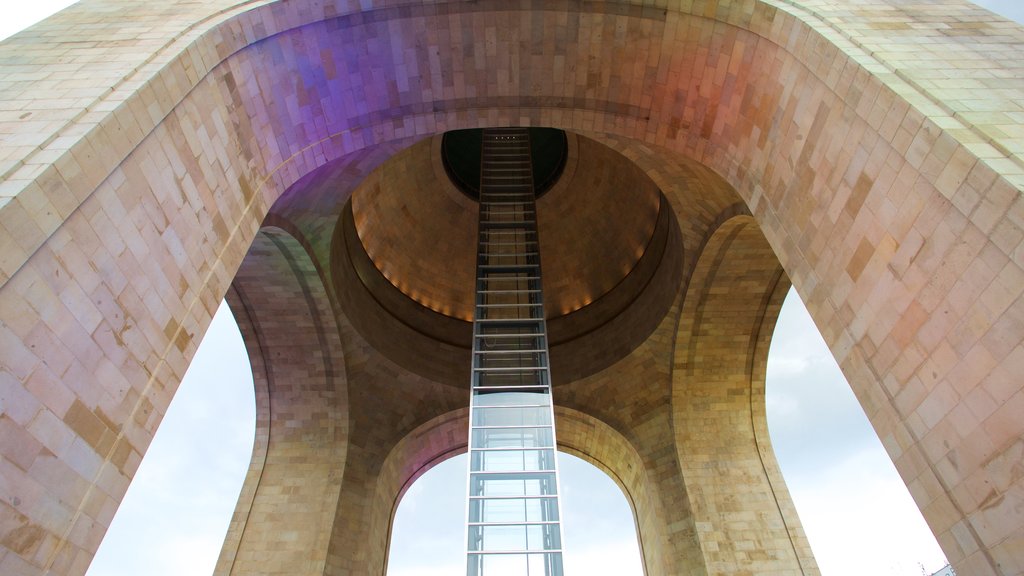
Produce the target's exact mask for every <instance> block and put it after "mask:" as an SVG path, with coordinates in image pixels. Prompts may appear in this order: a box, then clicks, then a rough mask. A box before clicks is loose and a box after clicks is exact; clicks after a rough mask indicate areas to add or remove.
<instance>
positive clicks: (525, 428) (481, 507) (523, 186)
mask: <svg viewBox="0 0 1024 576" xmlns="http://www.w3.org/2000/svg"><path fill="white" fill-rule="evenodd" d="M482 147H483V149H482V152H481V162H482V166H481V183H480V219H479V246H478V248H479V249H478V251H477V254H478V256H477V274H476V307H475V312H474V316H473V376H472V383H471V386H472V394H471V398H470V423H469V454H470V458H469V505H468V510H469V512H468V522H467V524H468V529H467V532H468V538H467V574H468V575H469V576H562V528H561V523H560V521H559V519H560V517H561V515H560V506H559V501H558V471H557V466H556V465H555V428H554V412H553V408H552V404H551V378H550V374H549V372H548V368H549V363H548V343H547V325H546V323H545V321H544V303H543V299H542V294H541V276H540V250H539V244H538V238H537V219H536V204H535V196H534V189H533V177H532V172H531V162H530V140H529V132H528V131H527V129H525V128H496V129H487V130H484V135H483V145H482Z"/></svg>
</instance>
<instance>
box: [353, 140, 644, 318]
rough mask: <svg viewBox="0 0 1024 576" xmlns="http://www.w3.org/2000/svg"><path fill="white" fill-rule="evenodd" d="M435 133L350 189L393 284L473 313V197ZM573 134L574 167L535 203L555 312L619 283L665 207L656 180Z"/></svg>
mask: <svg viewBox="0 0 1024 576" xmlns="http://www.w3.org/2000/svg"><path fill="white" fill-rule="evenodd" d="M439 139H440V138H438V137H435V138H434V139H433V140H439ZM433 140H432V141H423V142H420V143H417V144H415V145H413V146H411V147H410V148H408V149H406V150H404V151H402V152H401V153H399V154H398V155H396V156H395V158H394V160H392V161H389V162H388V163H386V164H384V165H382V166H381V167H380V168H378V169H377V170H375V171H374V172H373V173H371V174H370V175H369V176H368V177H367V179H366V180H365V181H364V182H363V183H361V184H360V185H359V187H358V188H357V189H356V190H355V191H354V192H353V195H352V212H353V215H354V216H355V223H356V229H357V230H358V232H359V238H360V240H361V241H362V243H363V245H364V246H365V247H366V251H367V253H368V254H369V255H370V258H371V259H373V261H374V263H375V264H376V265H377V267H378V268H379V269H380V270H381V271H382V272H383V273H384V276H385V277H387V278H388V280H389V281H390V282H391V283H392V284H394V285H395V286H397V287H398V288H399V290H401V291H402V292H403V293H405V294H406V295H407V296H409V297H410V298H412V299H413V300H416V301H417V302H419V303H421V304H423V305H424V306H426V307H428V308H430V309H432V310H434V311H437V312H440V313H442V314H446V315H449V316H454V317H456V318H461V319H463V320H466V321H470V320H472V316H473V285H474V281H473V274H474V270H475V268H474V262H476V248H475V247H476V220H477V204H476V203H475V202H473V201H471V200H470V199H469V198H468V197H466V196H465V195H464V194H462V193H461V192H459V191H458V189H456V188H455V186H454V185H453V184H452V183H451V182H450V181H449V179H448V177H447V175H446V174H445V173H444V167H443V165H442V164H441V158H440V150H439V142H433ZM569 140H570V150H569V156H570V158H569V160H568V162H569V163H571V164H572V166H571V169H569V170H568V171H567V173H565V174H563V177H562V179H561V180H560V185H558V186H555V187H554V188H552V189H551V190H550V191H549V192H547V193H546V194H545V195H544V196H542V197H541V198H540V199H539V200H538V203H537V227H538V235H539V236H540V237H541V238H542V239H543V241H542V243H541V261H542V262H543V266H544V278H545V280H544V302H545V306H546V308H545V309H546V311H547V314H548V316H549V317H552V316H561V315H566V314H570V313H572V312H575V311H577V310H579V309H581V308H583V307H584V306H586V305H587V304H590V303H591V302H593V301H595V300H597V299H598V298H600V297H601V296H604V295H605V294H607V293H608V292H610V291H611V290H612V289H613V288H615V287H616V285H617V284H618V283H619V282H620V281H622V279H623V278H624V277H625V276H626V275H627V274H629V273H630V272H631V271H632V269H633V267H634V266H635V265H636V263H637V262H638V260H639V259H640V257H641V256H643V253H644V250H645V249H646V248H647V246H648V244H649V243H650V240H651V235H652V233H653V232H654V225H655V222H656V220H657V217H658V210H659V208H660V201H659V199H660V195H659V193H658V190H657V188H656V187H655V186H654V183H653V182H651V181H650V179H648V178H647V177H646V176H645V175H644V174H643V172H642V171H640V170H639V169H638V168H637V167H636V166H635V165H633V164H632V163H631V162H629V161H628V160H627V159H625V158H623V157H622V155H620V154H617V153H616V152H615V151H613V150H610V149H608V148H607V147H606V146H603V145H601V144H599V143H597V142H595V141H593V140H591V139H589V138H582V137H578V136H572V137H570V139H569ZM579 230H587V234H578V233H577V231H579Z"/></svg>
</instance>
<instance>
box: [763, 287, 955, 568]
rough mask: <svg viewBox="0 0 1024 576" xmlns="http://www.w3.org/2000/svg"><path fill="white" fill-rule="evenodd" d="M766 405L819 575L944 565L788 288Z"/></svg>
mask: <svg viewBox="0 0 1024 576" xmlns="http://www.w3.org/2000/svg"><path fill="white" fill-rule="evenodd" d="M765 404H766V413H767V417H768V429H769V433H770V436H771V444H772V447H773V448H774V449H775V456H776V459H777V460H778V463H779V468H780V469H781V471H782V476H783V478H784V479H785V481H786V485H787V487H788V488H789V491H790V494H791V495H792V497H793V503H794V505H795V506H796V510H797V513H798V514H799V515H800V521H801V523H802V524H803V526H804V529H805V531H806V532H807V538H808V540H810V543H811V549H812V550H813V551H814V557H815V560H816V561H817V562H818V565H819V567H820V568H821V571H822V573H823V574H830V575H832V574H834V575H837V576H840V575H847V574H849V575H851V576H852V575H854V574H864V573H868V574H877V575H880V576H881V575H886V576H888V575H892V576H896V575H899V574H914V573H920V572H922V571H925V572H924V573H926V574H932V573H934V572H935V571H937V570H939V569H940V568H941V567H942V566H944V565H945V564H946V559H945V556H944V555H943V553H942V550H941V549H939V545H938V542H936V540H935V537H934V535H932V533H931V530H929V529H928V525H927V524H926V523H925V521H924V518H923V517H922V516H921V512H920V510H919V509H918V508H917V506H916V505H915V504H914V500H913V498H912V497H911V495H910V492H909V491H908V490H907V487H906V485H905V484H904V483H903V481H902V480H901V479H900V477H899V474H898V473H897V471H896V468H895V467H894V466H893V464H892V461H891V460H890V459H889V457H888V455H887V454H886V452H885V448H884V447H883V446H882V443H881V441H879V439H878V436H877V435H876V434H875V432H874V430H873V429H872V428H871V424H870V422H868V419H867V416H865V415H864V410H863V409H862V408H861V406H860V403H858V402H857V398H856V397H855V396H854V394H853V391H852V390H851V388H850V385H849V384H848V383H847V382H846V378H844V377H843V374H842V372H840V370H839V366H838V365H837V364H836V361H835V359H834V358H833V357H832V354H831V352H830V351H829V350H828V347H827V346H826V345H825V342H824V341H823V340H822V338H821V334H820V333H819V332H818V329H817V328H816V327H815V326H814V323H813V321H812V320H811V317H810V315H809V314H808V313H807V308H806V307H805V306H804V304H803V302H802V301H801V300H800V296H799V295H798V294H797V293H796V290H795V289H790V290H789V293H788V294H787V296H786V300H785V302H784V303H783V305H782V310H781V312H780V314H779V319H778V322H777V323H776V325H775V331H774V334H773V336H772V343H771V348H770V351H769V353H768V367H767V377H766V385H765ZM880 518H884V519H885V521H884V522H879V519H880ZM866 551H869V552H866Z"/></svg>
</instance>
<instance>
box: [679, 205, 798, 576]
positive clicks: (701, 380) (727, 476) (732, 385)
mask: <svg viewBox="0 0 1024 576" xmlns="http://www.w3.org/2000/svg"><path fill="white" fill-rule="evenodd" d="M788 289H789V281H788V279H787V278H786V276H785V274H784V272H783V270H782V267H781V266H780V265H779V263H778V260H777V259H776V257H775V255H774V253H773V252H772V249H771V247H770V246H769V245H768V243H767V241H766V240H765V239H764V236H763V235H762V234H761V232H760V231H759V230H758V228H757V225H756V223H755V222H754V220H753V218H751V217H750V216H749V215H743V214H740V215H726V216H724V217H723V218H722V222H721V224H720V225H719V226H718V227H717V228H715V229H714V231H713V232H712V233H711V235H710V237H709V238H708V239H707V241H706V243H705V245H704V247H703V251H702V252H701V254H700V256H699V257H698V261H697V265H696V268H695V270H694V274H693V276H692V277H691V280H690V284H689V286H688V287H687V295H686V298H685V300H684V304H683V311H682V314H681V315H680V321H679V332H678V335H677V336H676V338H677V341H676V348H675V356H674V361H673V362H674V364H673V366H674V371H673V375H672V405H673V406H672V411H673V423H674V425H675V434H676V448H677V450H678V451H679V462H680V466H681V467H682V469H683V477H684V478H686V480H687V488H688V492H689V493H690V494H691V501H692V503H693V508H694V517H695V519H694V522H695V524H696V526H697V529H698V531H699V532H700V531H702V530H711V531H713V532H714V534H699V535H698V536H699V537H698V539H699V540H700V542H701V543H702V550H703V551H704V552H705V554H706V558H707V564H708V569H709V572H722V571H725V570H728V568H726V567H727V566H732V565H737V564H743V563H744V561H746V562H749V563H750V564H749V565H750V566H752V569H753V570H754V572H770V571H773V570H778V569H781V567H783V566H788V567H790V569H792V568H793V567H795V568H798V570H799V573H801V574H817V573H818V570H817V566H816V564H815V562H814V559H813V555H812V553H811V550H810V545H809V543H808V541H807V538H806V536H805V535H804V533H803V529H802V527H801V526H800V522H799V520H798V518H797V516H796V512H795V509H794V507H793V504H792V501H791V499H790V496H789V492H788V491H787V490H786V487H785V484H784V483H783V482H782V477H781V474H780V472H779V469H778V464H777V463H776V462H775V455H774V452H773V451H772V449H771V445H770V443H768V440H767V438H768V435H767V420H766V416H765V413H764V387H765V367H766V365H767V360H768V345H769V343H770V341H771V334H772V331H773V329H774V325H775V321H776V320H777V318H778V313H779V310H780V309H781V305H782V301H783V299H784V298H785V294H786V292H787V291H788ZM722 517H725V518H727V520H726V521H725V522H724V525H723V523H721V521H717V522H716V521H711V518H722ZM755 526H756V528H755ZM751 551H757V554H756V556H755V555H752V554H753V553H752V552H751Z"/></svg>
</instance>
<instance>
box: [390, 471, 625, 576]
mask: <svg viewBox="0 0 1024 576" xmlns="http://www.w3.org/2000/svg"><path fill="white" fill-rule="evenodd" d="M558 458H559V462H558V466H559V470H560V473H561V475H562V477H561V489H562V516H563V527H564V529H565V557H564V561H565V569H566V573H579V574H616V575H617V576H642V575H643V574H644V571H643V563H642V561H641V559H640V547H639V544H638V543H637V536H636V524H635V521H634V518H633V511H632V510H631V508H630V505H629V502H628V501H627V499H626V497H625V495H624V494H623V492H622V490H621V488H619V486H618V485H616V484H615V482H614V481H613V480H612V479H611V477H609V476H608V475H607V474H606V473H604V472H603V471H602V470H600V469H599V468H597V467H596V466H594V465H593V464H590V463H589V462H587V461H585V460H583V459H581V458H577V457H576V456H573V455H571V454H566V453H564V452H559V454H558ZM465 483H466V455H465V454H460V455H458V456H455V457H452V458H450V459H448V460H445V461H444V462H441V463H439V464H437V465H436V466H434V467H433V468H431V469H430V470H428V471H427V472H426V473H425V474H423V475H422V476H420V477H419V478H417V479H416V481H415V482H414V483H413V484H412V485H411V486H410V487H409V488H408V489H407V490H406V492H405V494H404V495H403V497H402V500H401V501H400V502H399V504H398V509H397V511H396V513H395V517H394V520H393V523H392V528H391V539H390V549H389V551H388V570H387V576H450V575H451V574H459V573H462V572H464V571H465V564H466V556H465V548H466V545H465V537H466V526H465V522H466V519H465V514H466V511H465V494H464V492H465Z"/></svg>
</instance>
